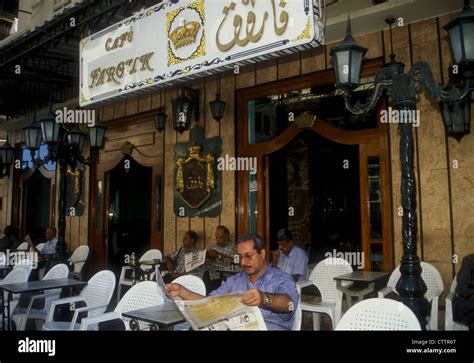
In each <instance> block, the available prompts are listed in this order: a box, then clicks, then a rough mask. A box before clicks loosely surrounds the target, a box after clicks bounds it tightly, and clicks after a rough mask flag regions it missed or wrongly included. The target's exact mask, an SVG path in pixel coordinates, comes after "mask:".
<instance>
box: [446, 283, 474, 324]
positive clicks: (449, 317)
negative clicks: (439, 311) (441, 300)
mask: <svg viewBox="0 0 474 363" xmlns="http://www.w3.org/2000/svg"><path fill="white" fill-rule="evenodd" d="M457 284H458V281H457V275H456V276H454V279H453V282H452V284H451V289H449V294H448V296H446V311H445V315H444V330H469V327H468V326H467V325H466V324H463V323H459V322H457V321H454V320H453V299H454V296H455V295H456V286H457Z"/></svg>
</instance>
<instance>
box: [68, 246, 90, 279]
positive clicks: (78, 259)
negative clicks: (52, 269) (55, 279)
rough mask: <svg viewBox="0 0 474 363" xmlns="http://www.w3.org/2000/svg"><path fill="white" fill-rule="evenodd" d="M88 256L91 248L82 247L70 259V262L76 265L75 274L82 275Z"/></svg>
mask: <svg viewBox="0 0 474 363" xmlns="http://www.w3.org/2000/svg"><path fill="white" fill-rule="evenodd" d="M88 256H89V246H86V245H82V246H79V247H77V248H76V249H75V250H74V252H73V253H72V255H71V257H69V261H70V262H71V263H72V264H73V265H74V272H78V273H80V272H81V271H82V268H83V267H84V264H85V263H86V260H87V257H88Z"/></svg>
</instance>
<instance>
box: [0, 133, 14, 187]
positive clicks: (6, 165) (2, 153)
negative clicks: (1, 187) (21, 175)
mask: <svg viewBox="0 0 474 363" xmlns="http://www.w3.org/2000/svg"><path fill="white" fill-rule="evenodd" d="M14 157H15V149H14V148H13V147H12V146H11V145H10V143H9V142H8V140H7V141H5V143H4V144H3V145H2V147H0V163H1V165H0V178H4V177H6V176H8V174H9V171H10V166H11V165H12V164H13V158H14Z"/></svg>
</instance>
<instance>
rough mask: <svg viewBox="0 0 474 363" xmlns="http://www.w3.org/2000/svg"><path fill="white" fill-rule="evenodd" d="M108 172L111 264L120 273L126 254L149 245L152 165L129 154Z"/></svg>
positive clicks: (109, 255) (137, 252)
mask: <svg viewBox="0 0 474 363" xmlns="http://www.w3.org/2000/svg"><path fill="white" fill-rule="evenodd" d="M108 174H109V175H108V180H109V188H110V189H109V193H108V196H109V198H108V199H109V200H108V212H107V214H108V215H107V217H108V234H107V236H108V239H107V240H108V243H107V255H108V256H107V257H108V268H109V269H111V270H113V271H114V272H116V273H120V270H121V267H122V266H123V265H124V261H125V256H126V255H130V254H131V253H132V252H135V254H136V255H137V257H140V256H141V255H142V254H143V253H144V252H146V251H147V250H148V249H150V238H151V225H150V223H151V180H152V168H147V167H144V166H142V165H140V164H139V163H138V162H136V161H135V160H134V159H133V158H131V157H128V156H127V157H125V158H124V159H123V160H122V161H121V162H119V163H118V164H117V166H116V167H115V168H114V169H112V170H111V171H110V172H109V173H108Z"/></svg>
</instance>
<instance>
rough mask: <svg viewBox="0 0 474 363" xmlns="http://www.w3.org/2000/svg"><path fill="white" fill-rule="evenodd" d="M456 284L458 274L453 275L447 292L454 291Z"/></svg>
mask: <svg viewBox="0 0 474 363" xmlns="http://www.w3.org/2000/svg"><path fill="white" fill-rule="evenodd" d="M457 286H458V275H456V276H454V279H453V282H452V283H451V288H450V289H449V292H456V287H457Z"/></svg>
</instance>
